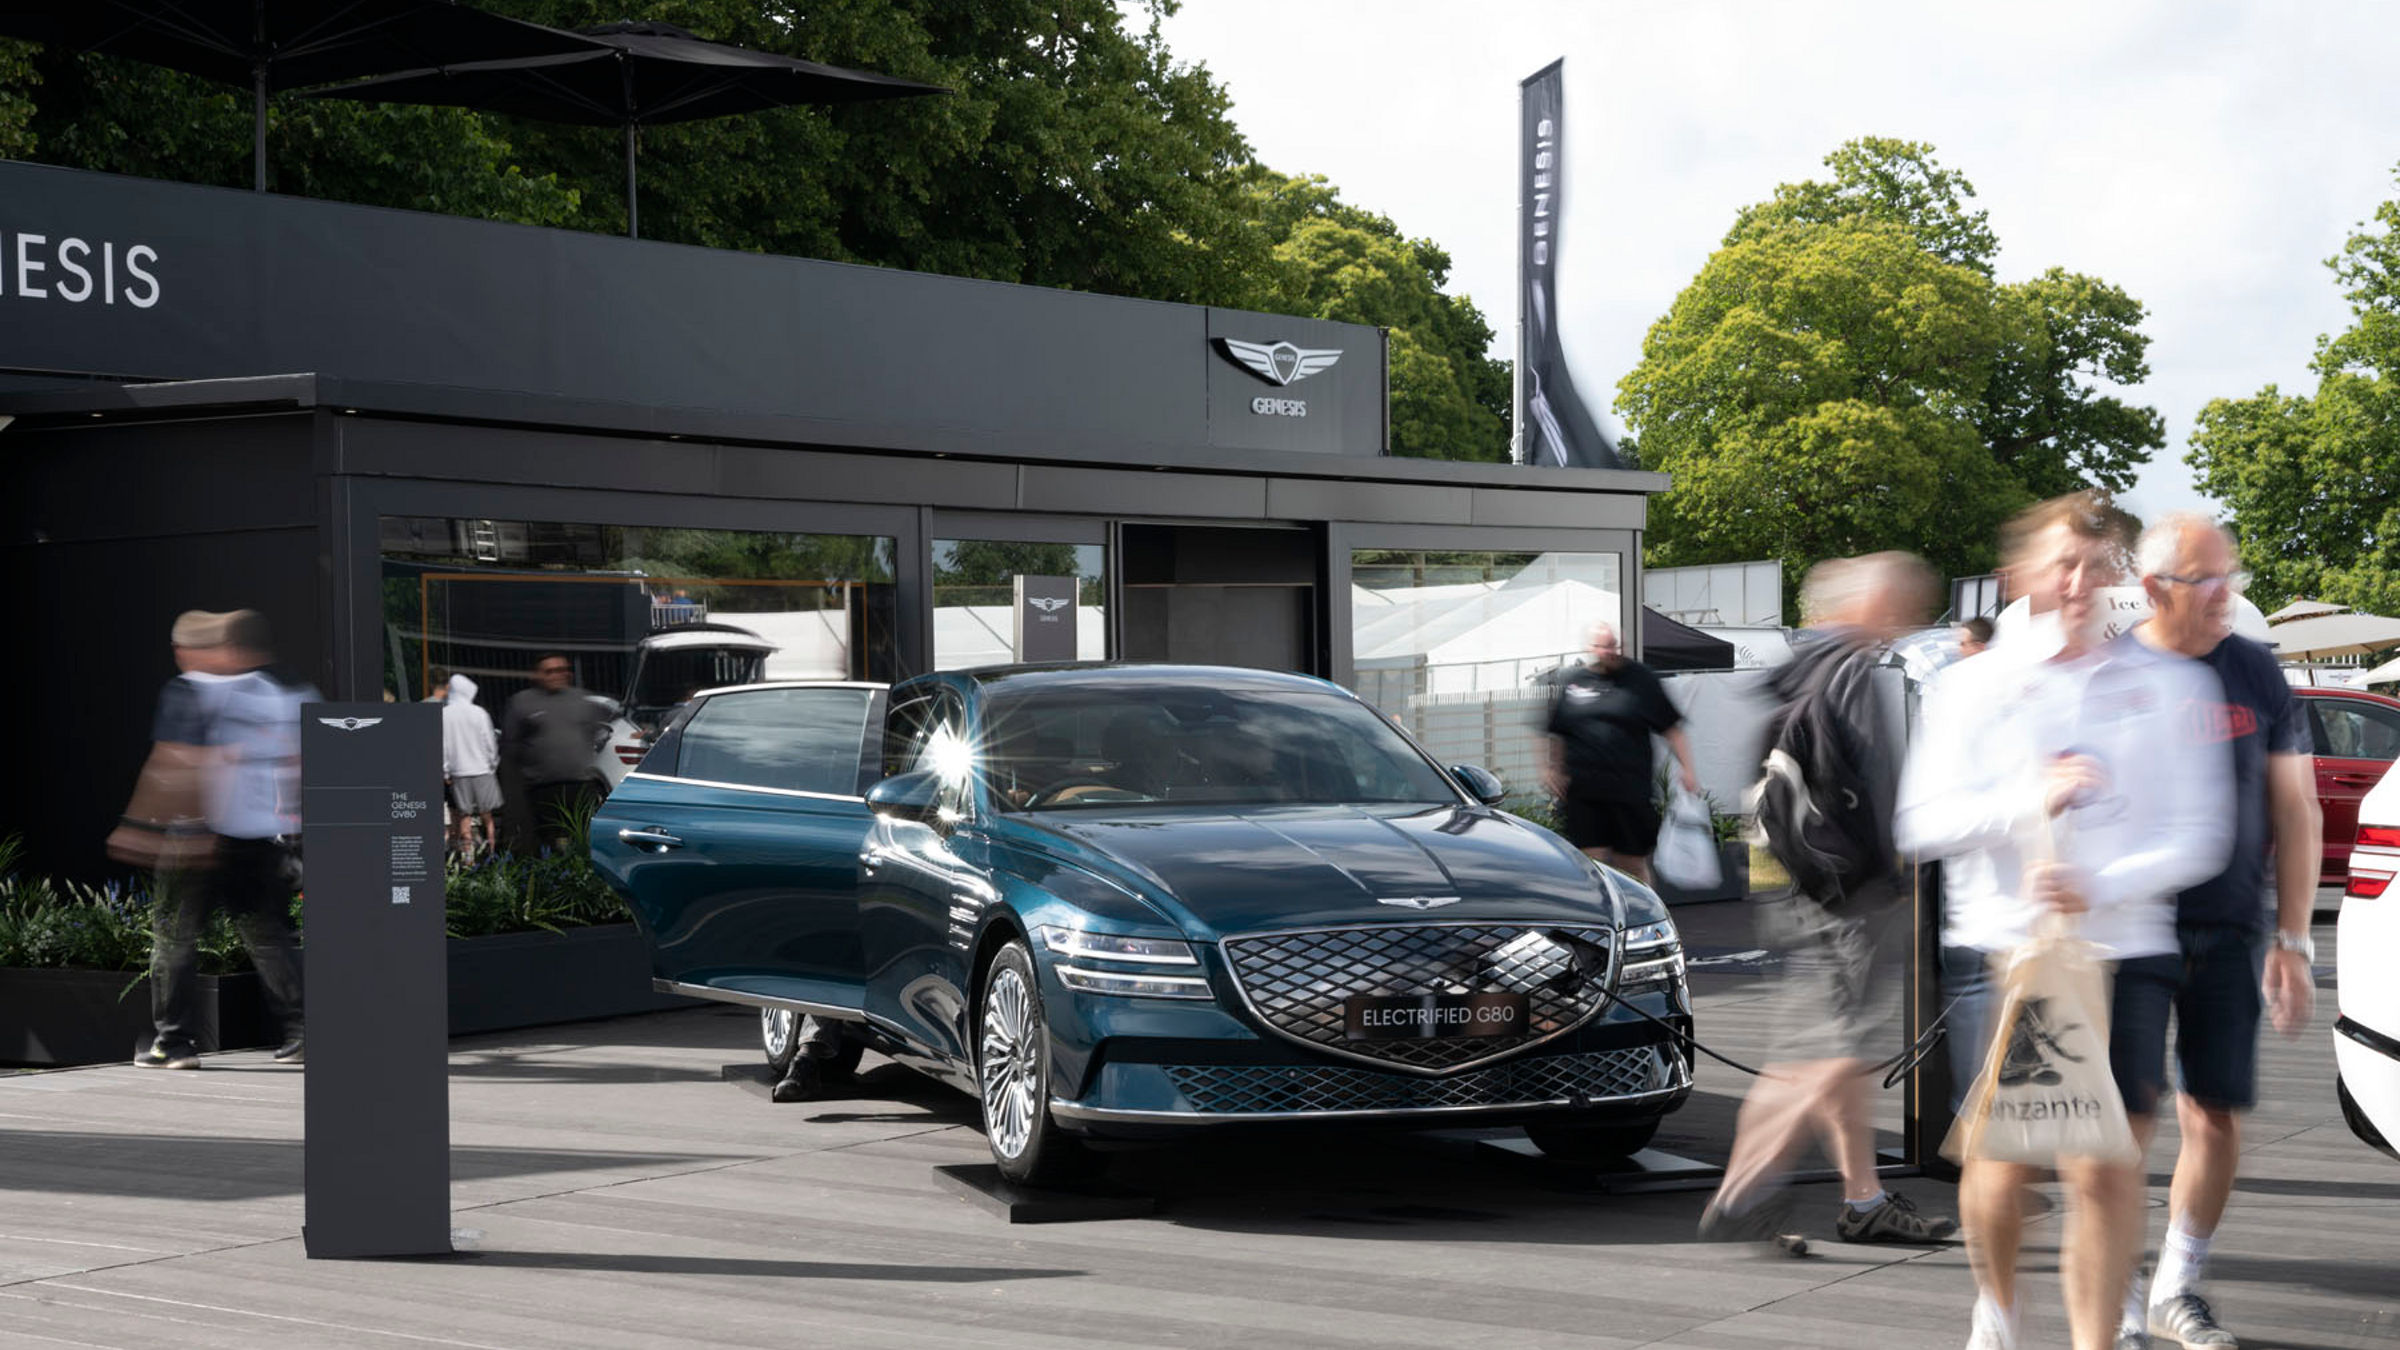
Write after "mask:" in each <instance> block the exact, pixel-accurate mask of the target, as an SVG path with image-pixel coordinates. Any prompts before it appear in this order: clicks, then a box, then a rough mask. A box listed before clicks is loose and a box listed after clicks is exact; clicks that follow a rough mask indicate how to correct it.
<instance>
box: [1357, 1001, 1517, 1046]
mask: <svg viewBox="0 0 2400 1350" xmlns="http://www.w3.org/2000/svg"><path fill="white" fill-rule="evenodd" d="M1342 1021H1343V1023H1344V1028H1345V1031H1346V1034H1347V1035H1348V1036H1349V1038H1350V1039H1351V1040H1354V1041H1432V1040H1448V1039H1451V1038H1453V1037H1464V1036H1515V1035H1518V1034H1520V1033H1522V1032H1523V1031H1524V1030H1525V996H1524V995H1523V994H1409V995H1401V996H1398V997H1369V996H1367V995H1363V994H1362V995H1359V996H1357V997H1355V998H1348V999H1344V1000H1343V1001H1342Z"/></svg>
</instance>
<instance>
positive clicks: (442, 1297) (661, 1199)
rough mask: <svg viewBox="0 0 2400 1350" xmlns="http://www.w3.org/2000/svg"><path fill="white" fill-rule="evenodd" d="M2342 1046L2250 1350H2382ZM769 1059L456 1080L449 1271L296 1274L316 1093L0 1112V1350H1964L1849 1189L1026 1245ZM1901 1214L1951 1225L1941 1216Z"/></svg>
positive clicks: (684, 1027) (1088, 1234)
mask: <svg viewBox="0 0 2400 1350" xmlns="http://www.w3.org/2000/svg"><path fill="white" fill-rule="evenodd" d="M1739 909H1740V907H1739V906H1716V907H1703V908H1701V909H1699V910H1692V911H1686V912H1685V914H1686V916H1687V917H1686V926H1687V929H1688V930H1689V931H1690V932H1691V933H1692V935H1693V937H1694V940H1695V942H1696V944H1698V945H1700V946H1703V947H1711V946H1712V944H1713V949H1715V950H1722V951H1732V950H1738V949H1740V948H1741V947H1742V946H1744V945H1746V944H1745V943H1744V941H1743V939H1742V935H1741V934H1740V933H1739V932H1738V931H1735V930H1734V929H1733V927H1732V925H1733V924H1734V923H1735V922H1737V921H1738V920H1739V918H1740V915H1739ZM2330 938H2331V929H2330V927H2328V928H2325V929H2323V930H2321V934H2320V937H2319V941H2320V942H2321V943H2327V944H2328V945H2329V943H2330ZM2327 959H2328V960H2329V959H2330V958H2327ZM2325 983H2326V984H2327V985H2328V987H2327V988H2326V989H2325V991H2324V994H2323V997H2324V999H2325V1000H2326V1002H2327V1003H2328V1004H2329V1003H2330V998H2331V990H2330V987H2329V985H2330V981H2329V980H2328V981H2326V982H2325ZM1772 1007H1773V1005H1772V1002H1771V1000H1770V999H1769V998H1768V995H1767V992H1766V986H1765V985H1764V984H1762V983H1761V982H1760V980H1759V979H1758V978H1757V977H1756V975H1755V974H1754V973H1752V972H1751V971H1749V970H1748V969H1746V968H1744V967H1740V966H1736V967H1731V968H1729V969H1727V970H1725V971H1723V972H1721V973H1720V972H1712V973H1707V974H1704V975H1703V976H1701V1025H1702V1029H1703V1030H1702V1034H1703V1036H1704V1037H1705V1038H1707V1039H1709V1040H1711V1041H1712V1042H1713V1043H1720V1044H1721V1045H1722V1046H1723V1047H1724V1048H1726V1049H1728V1050H1730V1051H1737V1052H1738V1051H1740V1050H1742V1049H1745V1048H1753V1049H1754V1048H1755V1047H1757V1046H1758V1045H1759V1044H1760V1043H1761V1042H1762V1041H1763V1039H1764V1035H1765V1031H1766V1025H1767V1022H1768V1020H1769V1019H1770V1018H1771V1017H1772V1015H1773V1013H1772ZM2329 1022H2330V1008H2329V1007H2328V1008H2326V1009H2324V1010H2323V1015H2322V1016H2320V1018H2319V1020H2318V1023H2317V1025H2316V1027H2314V1028H2312V1029H2311V1031H2310V1032H2309V1033H2308V1034H2307V1035H2306V1036H2304V1037H2302V1038H2301V1039H2300V1040H2298V1041H2293V1042H2286V1041H2282V1040H2278V1039H2274V1038H2270V1043H2269V1046H2268V1048H2267V1050H2266V1074H2267V1082H2266V1102H2265V1105H2263V1106H2262V1107H2261V1109H2260V1110H2259V1112H2258V1113H2257V1114H2256V1116H2255V1117H2254V1118H2253V1119H2252V1121H2251V1124H2250V1131H2249V1142H2248V1155H2247V1159H2246V1164H2245V1168H2244V1173H2245V1174H2244V1176H2243V1177H2242V1179H2241V1182H2240V1184H2239V1187H2238V1189H2237V1191H2236V1194H2235V1197H2234V1203H2233V1208H2232V1210H2231V1212H2230V1213H2229V1215H2228V1217H2227V1219H2226V1222H2225V1225H2224V1227H2223V1229H2222V1231H2221V1233H2220V1236H2219V1239H2218V1242H2217V1246H2216V1250H2217V1256H2216V1258H2215V1261H2214V1267H2213V1272H2212V1274H2213V1289H2212V1293H2213V1294H2214V1295H2215V1296H2216V1298H2217V1301H2218V1305H2219V1308H2220V1310H2221V1313H2222V1315H2223V1317H2224V1318H2225V1320H2226V1321H2227V1323H2228V1325H2230V1326H2232V1327H2233V1328H2234V1329H2235V1330H2237V1331H2239V1332H2240V1333H2242V1335H2243V1337H2244V1340H2243V1343H2244V1344H2245V1345H2247V1346H2254V1347H2257V1346H2265V1347H2278V1346H2280V1347H2285V1350H2333V1348H2334V1347H2364V1346H2385V1345H2400V1164H2395V1163H2393V1162H2391V1161H2390V1160H2388V1159H2385V1158H2383V1157H2382V1156H2380V1155H2378V1154H2375V1153H2373V1152H2371V1151H2369V1150H2368V1149H2366V1148H2365V1147H2364V1146H2362V1145H2360V1144H2358V1143H2357V1142H2356V1141H2355V1140H2353V1139H2352V1138H2351V1137H2350V1135H2349V1133H2348V1131H2347V1130H2346V1129H2345V1128H2344V1127H2343V1125H2342V1123H2341V1120H2340V1116H2339V1112H2338V1110H2337V1108H2336V1106H2335V1105H2334V1101H2333V1093H2332V1072H2333V1070H2332V1054H2331V1049H2330V1046H2329V1043H2328V1040H2327V1037H2328V1034H2329V1033H2328V1032H2327V1030H2326V1027H2327V1025H2328V1024H2329ZM754 1027H755V1021H754V1019H752V1018H750V1017H748V1016H745V1015H742V1014H741V1013H739V1012H738V1011H735V1010H731V1009H727V1010H716V1009H709V1010H702V1011H697V1012H685V1013H673V1014H664V1015H660V1016H655V1017H648V1018H638V1019H628V1020H624V1021H617V1022H606V1023H591V1024H583V1025H579V1026H573V1027H566V1028H554V1029H550V1030H547V1031H543V1032H538V1033H527V1034H519V1035H515V1036H503V1037H486V1038H480V1039H477V1040H471V1041H460V1042H458V1043H456V1044H455V1045H454V1047H453V1055H452V1078H451V1111H452V1137H453V1143H454V1146H455V1161H454V1175H455V1184H454V1187H453V1193H454V1202H455V1206H456V1219H455V1222H456V1223H457V1224H458V1225H459V1226H460V1227H461V1228H466V1229H473V1230H477V1231H478V1232H479V1234H480V1236H479V1237H478V1238H476V1239H475V1248H476V1250H475V1251H473V1252H472V1253H471V1254H467V1255H462V1256H460V1257H457V1258H453V1259H448V1260H438V1261H395V1262H332V1261H310V1260H307V1259H306V1258H305V1256H304V1255H303V1253H302V1251H301V1246H300V1242H299V1240H298V1237H297V1231H298V1225H299V1220H300V1209H301V1149H300V1101H301V1094H300V1086H301V1078H300V1074H299V1073H298V1072H297V1071H294V1070H288V1069H282V1068H278V1067H276V1066H273V1065H271V1064H270V1063H269V1062H268V1061H267V1059H266V1057H265V1056H264V1055H263V1054H256V1053H253V1054H236V1055H226V1056H220V1057H215V1058H213V1059H212V1060H211V1061H210V1063H209V1067H208V1068H207V1069H206V1070H205V1071H203V1072H199V1073H158V1072H150V1071H143V1070H136V1069H133V1068H131V1067H124V1068H114V1067H111V1068H100V1069H88V1070H74V1071H65V1072H56V1073H42V1074H22V1075H15V1076H10V1077H4V1078H0V1345H5V1346H10V1347H15V1346H27V1347H45V1346H74V1347H92V1346H109V1347H116V1346H123V1347H151V1346H164V1345H174V1346H180V1347H193V1348H194V1350H210V1348H213V1347H227V1348H228V1350H233V1348H235V1347H238V1348H239V1350H255V1348H256V1347H262V1346H307V1347H319V1346H364V1347H395V1348H396V1347H426V1346H463V1347H495V1348H503V1350H519V1348H520V1347H551V1346H556V1347H574V1348H575V1350H587V1348H599V1347H620V1346H621V1347H651V1346H660V1345H668V1344H673V1345H678V1346H694V1347H705V1346H770V1345H772V1346H792V1345H800V1346H893V1347H902V1346H906V1347H916V1346H926V1345H973V1346H977V1347H1008V1346H1034V1345H1041V1346H1057V1345H1087V1346H1098V1345H1144V1346H1149V1345H1158V1346H1169V1345H1172V1346H1214V1345H1225V1346H1235V1345H1239V1346H1352V1347H1385V1346H1438V1347H1443V1348H1444V1350H1468V1348H1470V1347H1487V1346H1488V1347H1494V1348H1495V1350H1498V1348H1500V1347H1507V1348H1509V1350H1516V1348H1517V1347H1525V1346H1549V1345H1562V1346H1564V1345H1574V1346H1585V1347H1634V1346H1659V1347H1667V1346H1677V1347H1713V1348H1715V1350H1770V1348H1781V1347H1794V1346H1840V1347H1844V1348H1845V1350H1860V1347H1874V1348H1875V1350H1886V1348H1888V1350H1908V1348H1912V1347H1919V1346H1926V1347H1938V1346H1955V1345H1959V1344H1962V1343H1963V1342H1964V1339H1965V1320H1966V1312H1967V1308H1968V1303H1969V1299H1970V1292H1971V1282H1970V1280H1969V1277H1968V1273H1967V1269H1966V1264H1965V1261H1964V1258H1963V1255H1962V1254H1961V1253H1959V1252H1958V1251H1957V1250H1955V1249H1949V1248H1943V1249H1935V1250H1915V1249H1895V1248H1862V1247H1853V1246H1844V1245H1841V1244H1837V1243H1834V1242H1832V1241H1831V1219H1832V1213H1833V1205H1834V1202H1835V1199H1836V1192H1835V1190H1834V1188H1833V1187H1831V1186H1830V1185H1817V1186H1810V1187H1805V1188H1803V1190H1802V1194H1803V1195H1804V1196H1805V1197H1806V1204H1805V1207H1804V1211H1803V1212H1804V1214H1805V1215H1806V1226H1807V1227H1809V1228H1810V1229H1811V1231H1812V1235H1813V1236H1815V1237H1817V1238H1819V1239H1820V1243H1819V1246H1818V1252H1819V1253H1820V1254H1819V1255H1816V1256H1812V1257H1811V1258H1809V1259H1806V1260H1790V1259H1784V1258H1780V1257H1775V1256H1769V1255H1764V1254H1761V1253H1758V1252H1754V1251H1751V1250H1748V1249H1742V1248H1728V1247H1723V1246H1711V1245H1702V1244H1698V1243H1695V1242H1693V1241H1692V1240H1691V1232H1692V1225H1693V1222H1694V1220H1695V1218H1696V1217H1697V1215H1698V1212H1699V1209H1700V1205H1701V1202H1702V1199H1703V1196H1702V1195H1700V1194H1698V1193H1694V1192H1667V1193H1657V1194H1642V1195H1611V1194H1605V1193H1600V1192H1597V1191H1594V1190H1591V1189H1589V1188H1586V1187H1583V1186H1579V1185H1575V1184H1571V1183H1567V1182H1562V1181H1561V1180H1560V1179H1559V1178H1557V1177H1555V1176H1552V1175H1550V1174H1548V1173H1546V1172H1545V1171H1543V1170H1542V1169H1539V1168H1532V1167H1526V1166H1522V1165H1515V1164H1512V1163H1511V1162H1510V1161H1509V1159H1508V1158H1506V1157H1505V1156H1498V1155H1496V1154H1495V1151H1494V1150H1491V1149H1488V1148H1484V1147H1481V1146H1479V1144H1478V1143H1477V1137H1476V1136H1475V1135H1473V1134H1445V1135H1437V1136H1401V1137H1395V1138H1384V1139H1369V1140H1365V1141H1361V1140H1359V1139H1356V1138H1341V1137H1337V1138H1311V1139H1297V1140H1294V1139H1286V1140H1280V1141H1275V1142H1272V1143H1268V1144H1260V1143H1257V1142H1250V1143H1220V1144H1215V1145H1210V1146H1206V1147H1189V1148H1177V1149H1174V1150H1170V1151H1164V1152H1145V1153H1137V1154H1128V1155H1121V1156H1120V1157H1118V1158H1117V1160H1116V1162H1115V1165H1114V1175H1115V1177H1116V1179H1117V1180H1119V1181H1120V1182H1122V1183H1124V1184H1127V1185H1130V1186H1133V1187H1137V1188H1143V1189H1147V1190H1149V1191H1151V1192H1153V1193H1155V1194H1157V1195H1159V1196H1160V1197H1161V1206H1160V1209H1159V1212H1158V1213H1157V1214H1156V1215H1155V1216H1154V1217H1150V1218H1144V1219H1130V1220H1113V1221H1107V1222H1099V1223H1088V1224H1069V1225H1047V1226H1041V1227H1025V1226H1019V1227H1010V1226H1008V1225H1005V1224H1003V1223H1001V1222H999V1221H998V1220H997V1219H995V1218H994V1217H992V1216H991V1215H989V1214H988V1213H986V1212H985V1211H984V1210H982V1209H980V1208H978V1207H976V1206H973V1205H971V1204H969V1203H967V1202H966V1201H964V1200H962V1199H961V1198H959V1197H958V1196H957V1195H956V1194H955V1193H953V1192H952V1191H950V1190H948V1189H947V1188H945V1187H944V1186H943V1185H942V1184H941V1183H940V1182H939V1181H938V1180H937V1178H936V1177H935V1175H934V1174H933V1171H932V1168H933V1166H934V1165H936V1164H941V1163H950V1162H976V1161H981V1160H982V1159H983V1157H984V1149H983V1143H982V1140H981V1138H980V1136H978V1135H977V1134H976V1132H975V1130H974V1128H973V1127H972V1124H971V1123H970V1120H971V1117H970V1111H969V1108H968V1104H967V1103H966V1101H965V1099H963V1098H960V1097H956V1096H954V1095H951V1094H948V1093H946V1092H944V1091H942V1090H940V1089H935V1088H932V1087H930V1086H928V1085H926V1084H924V1083H922V1082H921V1081H920V1080H917V1079H915V1078H913V1077H912V1076H910V1075H908V1074H906V1073H905V1072H904V1071H902V1070H900V1069H898V1068H896V1067H894V1066H889V1065H886V1066H882V1067H880V1068H876V1069H873V1070H872V1071H871V1072H870V1073H869V1074H868V1076H867V1081H868V1091H866V1092H865V1093H863V1094H862V1095H860V1096H858V1097H855V1098H851V1099H845V1100H838V1101H826V1102H819V1103H812V1104H809V1105H805V1106H780V1107H779V1106H775V1105H773V1104H771V1103H769V1102H768V1101H767V1100H766V1099H765V1098H764V1097H762V1096H760V1095H757V1094H755V1093H753V1092H750V1091H746V1090H744V1089H742V1088H740V1087H738V1086H735V1085H732V1084H728V1083H726V1082H723V1081H721V1078H720V1074H719V1066H721V1065H723V1064H726V1063H729V1062H738V1061H742V1060H745V1059H748V1058H751V1057H752V1056H753V1055H754V1051H753V1050H752V1044H753V1034H752V1033H753V1030H754ZM1740 1091H1741V1084H1740V1082H1739V1081H1737V1080H1736V1076H1735V1075H1733V1074H1732V1073H1731V1071H1727V1070H1719V1069H1716V1068H1715V1067H1713V1066H1711V1067H1708V1068H1706V1069H1704V1070H1703V1073H1702V1075H1701V1081H1700V1092H1699V1093H1698V1094H1697V1095H1696V1096H1695V1099H1694V1102H1693V1105H1692V1106H1691V1108H1690V1109H1688V1110H1687V1111H1686V1112H1684V1113H1683V1114H1681V1115H1680V1116H1678V1117H1677V1118H1676V1119H1675V1120H1674V1121H1672V1122H1671V1126H1672V1128H1671V1129H1670V1130H1669V1132H1668V1135H1667V1137H1666V1138H1665V1139H1664V1140H1663V1141H1662V1142H1664V1143H1666V1144H1667V1145H1669V1146H1670V1147H1674V1148H1676V1149H1679V1150H1680V1151H1683V1152H1685V1153H1689V1154H1692V1155H1695V1156H1703V1157H1712V1158H1713V1157H1721V1156H1722V1154H1723V1151H1724V1146H1725V1142H1726V1139H1727V1138H1728V1136H1729V1132H1730V1123H1731V1119H1732V1113H1733V1108H1734V1105H1735V1104H1736V1102H1737V1101H1738V1094H1739V1093H1740ZM1896 1109H1897V1108H1896V1103H1888V1104H1887V1112H1886V1114H1887V1117H1888V1118H1889V1119H1890V1121H1891V1123H1894V1124H1896V1114H1894V1113H1896ZM2172 1139H2173V1131H2172V1126H2171V1125H2170V1126H2169V1128H2168V1130H2167V1131H2166V1137H2165V1138H2164V1139H2162V1140H2161V1143H2160V1148H2159V1152H2158V1154H2157V1155H2156V1158H2155V1159H2154V1162H2155V1165H2156V1166H2157V1167H2159V1168H2160V1169H2162V1170H2163V1168H2164V1167H2165V1165H2166V1163H2165V1159H2166V1158H2167V1157H2168V1156H2169V1154H2168V1153H2167V1150H2168V1149H2169V1148H2170V1147H2171V1146H2172ZM2162 1180H2163V1178H2162ZM1898 1184H1899V1185H1900V1186H1901V1187H1902V1189H1905V1190H1907V1191H1909V1192H1911V1193H1912V1194H1913V1195H1914V1196H1915V1197H1916V1198H1918V1199H1919V1201H1920V1202H1921V1203H1922V1204H1924V1205H1925V1206H1926V1207H1928V1208H1937V1209H1943V1210H1950V1209H1952V1207H1953V1201H1952V1197H1951V1195H1950V1192H1949V1189H1948V1188H1947V1187H1943V1186H1939V1185H1935V1184H1932V1183H1929V1182H1924V1181H1921V1180H1915V1181H1906V1182H1901V1183H1898ZM2163 1197H2164V1191H2163V1187H2161V1188H2154V1190H2153V1195H2152V1200H2153V1205H2154V1207H2155V1206H2157V1205H2161V1204H2163ZM2154 1212H2155V1211H2154ZM2155 1235H2156V1222H2155V1221H2154V1224H2153V1240H2154V1241H2155ZM2055 1241H2056V1221H2055V1216H2052V1217H2050V1218H2047V1219H2042V1220H2037V1221H2036V1223H2035V1224H2034V1226H2033V1229H2032V1232H2031V1242H2030V1250H2029V1253H2028V1261H2029V1264H2030V1265H2031V1266H2032V1267H2033V1268H2035V1269H2037V1270H2040V1271H2045V1272H2047V1271H2049V1270H2052V1269H2054V1268H2055V1266H2054V1263H2055ZM2029 1299H2030V1301H2029V1306H2028V1308H2027V1310H2026V1311H2027V1331H2028V1333H2029V1335H2028V1341H2027V1344H2028V1345H2029V1346H2042V1345H2052V1346H2054V1345H2059V1344H2063V1341H2064V1332H2063V1328H2062V1325H2061V1320H2060V1317H2059V1312H2058V1295H2057V1288H2056V1282H2055V1280H2054V1279H2051V1278H2049V1277H2048V1276H2047V1275H2046V1274H2045V1275H2037V1276H2036V1277H2035V1279H2034V1281H2033V1283H2032V1285H2031V1286H2030V1294H2029Z"/></svg>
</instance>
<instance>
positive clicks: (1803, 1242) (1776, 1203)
mask: <svg viewBox="0 0 2400 1350" xmlns="http://www.w3.org/2000/svg"><path fill="white" fill-rule="evenodd" d="M1790 1218H1791V1201H1790V1200H1788V1199H1785V1198H1784V1197H1781V1196H1778V1197H1775V1198H1774V1199H1770V1200H1761V1201H1760V1202H1758V1203H1757V1204H1755V1205H1753V1206H1751V1207H1750V1208H1749V1209H1747V1210H1744V1211H1743V1212H1741V1213H1739V1214H1728V1213H1727V1212H1725V1210H1723V1209H1721V1208H1719V1207H1718V1205H1717V1202H1716V1201H1714V1200H1711V1201H1709V1202H1708V1208H1706V1209H1704V1210H1702V1211H1700V1240H1701V1241H1702V1242H1764V1243H1768V1244H1771V1245H1772V1246H1774V1247H1775V1248H1776V1250H1778V1251H1781V1252H1782V1253H1783V1254H1784V1255H1786V1256H1806V1255H1808V1239H1806V1238H1804V1237H1802V1236H1800V1235H1799V1234H1798V1233H1795V1232H1793V1231H1791V1223H1790Z"/></svg>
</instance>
